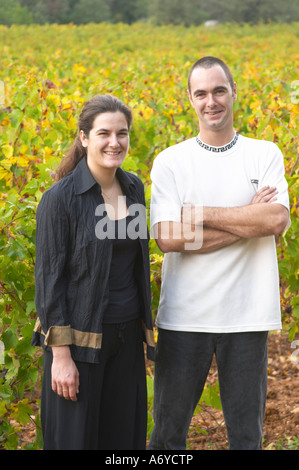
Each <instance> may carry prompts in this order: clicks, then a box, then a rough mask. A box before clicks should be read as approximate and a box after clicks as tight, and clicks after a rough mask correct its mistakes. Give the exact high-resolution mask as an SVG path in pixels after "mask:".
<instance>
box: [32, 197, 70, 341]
mask: <svg viewBox="0 0 299 470" xmlns="http://www.w3.org/2000/svg"><path fill="white" fill-rule="evenodd" d="M69 234H70V230H69V216H68V212H67V210H66V208H65V204H64V203H63V201H62V200H61V197H59V193H58V194H57V191H55V190H49V191H47V192H46V193H45V194H44V195H43V197H42V199H41V202H40V204H39V206H38V209H37V214H36V263H35V303H36V309H37V314H38V317H39V321H40V326H41V332H42V334H43V335H44V336H45V338H44V343H45V345H46V346H62V345H69V344H71V343H72V339H71V328H70V322H69V315H68V311H67V304H66V283H67V278H66V262H67V256H68V249H69Z"/></svg>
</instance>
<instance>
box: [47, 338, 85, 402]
mask: <svg viewBox="0 0 299 470" xmlns="http://www.w3.org/2000/svg"><path fill="white" fill-rule="evenodd" d="M52 351H53V363H52V390H53V391H54V392H55V393H58V395H59V396H61V397H64V398H65V399H66V400H72V401H77V393H79V372H78V369H77V367H76V365H75V363H74V361H73V359H72V357H71V353H70V348H69V346H55V347H52Z"/></svg>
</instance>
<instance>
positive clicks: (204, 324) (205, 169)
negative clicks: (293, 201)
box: [151, 135, 289, 333]
mask: <svg viewBox="0 0 299 470" xmlns="http://www.w3.org/2000/svg"><path fill="white" fill-rule="evenodd" d="M235 140H236V142H233V141H232V143H230V144H228V145H227V146H225V147H221V148H209V147H208V146H207V148H203V147H202V146H200V144H199V143H198V140H197V137H194V138H191V139H189V140H187V141H185V142H182V143H179V144H177V145H174V146H172V147H169V148H168V149H166V150H164V151H163V152H161V153H160V154H159V155H158V156H157V157H156V159H155V160H154V164H153V168H152V172H151V179H152V190H151V191H152V200H151V229H152V228H153V226H154V225H155V224H156V223H158V222H162V221H175V222H180V221H181V208H182V206H183V205H184V204H190V203H192V204H194V205H202V206H208V207H234V206H243V205H247V204H249V203H250V202H251V200H252V198H253V197H254V194H255V192H256V191H257V190H258V189H260V188H262V187H264V186H267V185H270V186H275V187H276V188H277V190H278V195H277V201H276V202H277V203H280V204H282V205H284V206H285V207H287V208H289V197H288V186H287V182H286V180H285V177H284V164H283V156H282V154H281V152H280V150H279V149H278V147H277V146H276V145H275V144H274V143H272V142H267V141H261V140H255V139H250V138H248V137H243V136H240V135H239V136H236V138H235ZM156 324H157V326H158V327H160V328H164V329H170V330H179V331H200V332H211V333H221V332H223V333H229V332H242V331H243V332H244V331H268V330H276V329H279V328H281V312H280V293H279V275H278V266H277V254H276V245H275V237H274V236H267V237H263V238H253V239H244V240H241V241H238V242H237V243H234V244H233V245H230V246H227V247H224V248H221V249H219V250H217V251H214V252H212V253H206V254H200V253H198V254H195V253H193V254H192V253H191V252H190V253H174V252H171V253H166V254H165V255H164V260H163V266H162V286H161V296H160V303H159V309H158V315H157V319H156Z"/></svg>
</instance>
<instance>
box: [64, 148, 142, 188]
mask: <svg viewBox="0 0 299 470" xmlns="http://www.w3.org/2000/svg"><path fill="white" fill-rule="evenodd" d="M116 176H117V178H118V180H119V182H120V185H121V187H122V189H123V191H124V193H125V194H126V195H128V194H129V193H130V192H131V190H132V189H133V188H132V187H135V183H134V180H133V178H132V177H131V175H130V173H128V172H126V171H124V170H122V169H121V168H118V169H117V170H116ZM73 178H74V187H75V193H76V194H83V193H85V192H86V191H88V190H89V189H90V188H92V187H93V186H95V185H98V186H99V187H100V188H101V185H100V184H98V183H97V181H96V180H95V179H94V177H93V176H92V174H91V172H90V170H89V168H88V166H87V161H86V157H84V158H82V160H80V162H79V163H78V165H77V166H76V168H75V170H74V172H73Z"/></svg>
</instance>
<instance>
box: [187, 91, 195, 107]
mask: <svg viewBox="0 0 299 470" xmlns="http://www.w3.org/2000/svg"><path fill="white" fill-rule="evenodd" d="M187 94H188V98H189V101H190V104H191V106H193V101H192V96H191V93H190V91H189V89H188V90H187ZM193 107H194V106H193Z"/></svg>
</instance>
